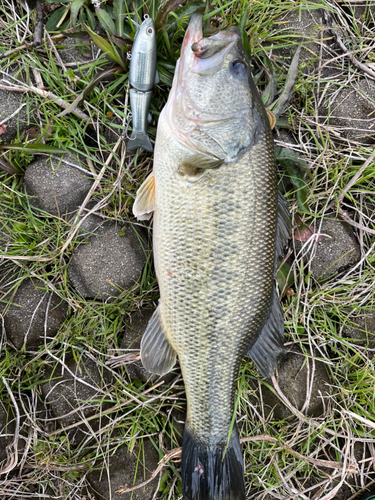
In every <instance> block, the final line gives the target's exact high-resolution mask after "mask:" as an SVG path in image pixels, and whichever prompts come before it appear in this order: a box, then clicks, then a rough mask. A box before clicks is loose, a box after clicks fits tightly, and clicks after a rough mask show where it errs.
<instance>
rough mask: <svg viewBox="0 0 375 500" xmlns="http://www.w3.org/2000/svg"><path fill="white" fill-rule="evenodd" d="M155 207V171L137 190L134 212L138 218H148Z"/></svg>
mask: <svg viewBox="0 0 375 500" xmlns="http://www.w3.org/2000/svg"><path fill="white" fill-rule="evenodd" d="M154 209H155V177H154V173H153V172H151V174H150V175H149V176H148V177H147V178H146V180H145V181H144V182H143V184H142V185H141V187H140V188H139V189H138V191H137V196H136V198H135V202H134V205H133V214H134V215H135V216H136V217H137V219H138V220H148V219H150V218H151V216H152V212H153V211H154Z"/></svg>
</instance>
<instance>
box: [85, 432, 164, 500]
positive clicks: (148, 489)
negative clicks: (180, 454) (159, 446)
mask: <svg viewBox="0 0 375 500" xmlns="http://www.w3.org/2000/svg"><path fill="white" fill-rule="evenodd" d="M138 460H139V463H137V462H138ZM158 461H159V454H158V452H157V451H156V450H155V448H154V446H153V444H152V443H151V441H149V440H147V439H143V447H142V450H141V453H139V446H138V442H137V444H136V446H135V447H134V450H133V452H132V453H131V452H129V451H128V443H125V444H123V445H121V446H119V447H118V448H117V449H116V452H115V453H111V454H110V456H109V457H108V461H107V465H106V464H103V465H102V466H101V467H100V469H97V470H93V471H92V472H89V474H88V475H87V478H88V481H89V483H90V486H91V488H92V490H93V491H92V492H93V493H94V495H95V498H96V499H97V500H99V499H108V500H109V499H111V500H150V499H151V498H152V497H153V494H154V492H155V489H156V487H157V484H158V478H157V477H156V478H155V479H154V480H152V481H151V482H150V483H148V484H146V486H144V487H143V488H139V489H137V490H135V491H134V492H133V493H125V494H121V493H118V490H119V489H120V488H124V487H131V486H133V484H134V483H135V484H139V483H141V482H143V481H145V479H148V478H149V477H150V476H151V474H152V472H154V470H155V469H156V468H157V466H158ZM134 477H135V480H134Z"/></svg>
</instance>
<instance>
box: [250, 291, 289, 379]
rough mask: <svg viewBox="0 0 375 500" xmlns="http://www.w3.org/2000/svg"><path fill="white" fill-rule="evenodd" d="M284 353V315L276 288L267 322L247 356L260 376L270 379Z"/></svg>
mask: <svg viewBox="0 0 375 500" xmlns="http://www.w3.org/2000/svg"><path fill="white" fill-rule="evenodd" d="M283 353H284V314H283V310H282V308H281V304H280V302H279V298H278V296H277V293H276V289H275V287H274V288H273V291H272V298H271V305H270V308H269V311H268V316H267V319H266V322H265V324H264V326H263V329H262V331H261V332H260V335H259V337H258V338H257V340H256V341H255V344H254V345H253V346H252V347H251V349H250V350H249V351H248V353H247V355H248V356H249V358H251V359H252V360H253V362H254V364H255V366H256V367H257V369H258V371H259V372H260V374H261V375H263V377H266V378H268V377H270V376H271V375H272V374H273V372H274V371H275V368H276V365H277V361H278V359H279V357H280V355H281V354H283Z"/></svg>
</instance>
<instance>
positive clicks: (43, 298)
mask: <svg viewBox="0 0 375 500" xmlns="http://www.w3.org/2000/svg"><path fill="white" fill-rule="evenodd" d="M47 307H48V316H47V323H46V324H47V331H46V332H45V331H44V329H45V322H46V314H47ZM68 308H69V307H68V304H67V302H65V301H64V300H63V299H61V298H60V297H59V296H58V295H57V294H56V293H54V292H48V291H46V290H45V285H44V283H43V282H42V281H41V280H38V279H34V278H30V279H25V280H23V281H22V283H21V284H20V286H19V288H18V290H17V291H16V293H15V295H14V297H13V298H12V303H11V305H10V307H9V308H8V307H7V306H5V311H4V312H3V314H4V326H5V331H6V334H7V339H8V342H10V343H11V344H12V345H13V346H14V347H15V348H16V349H18V350H20V349H22V347H23V346H24V345H26V349H27V350H29V349H37V348H38V346H40V345H43V344H44V338H45V335H46V336H47V337H54V336H55V335H56V334H57V332H58V331H59V328H60V326H61V325H62V324H63V322H64V321H65V319H66V317H67V314H68ZM47 341H48V340H47Z"/></svg>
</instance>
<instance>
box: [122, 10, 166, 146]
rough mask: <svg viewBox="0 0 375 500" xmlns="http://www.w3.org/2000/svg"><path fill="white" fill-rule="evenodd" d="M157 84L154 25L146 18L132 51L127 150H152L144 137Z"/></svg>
mask: <svg viewBox="0 0 375 500" xmlns="http://www.w3.org/2000/svg"><path fill="white" fill-rule="evenodd" d="M158 82H159V76H158V73H157V69H156V32H155V25H154V21H153V20H152V19H151V18H150V17H149V16H148V15H146V16H145V19H144V21H143V22H142V24H141V26H140V27H139V29H138V31H137V33H136V36H135V39H134V44H133V47H132V51H131V59H130V67H129V83H130V85H131V86H132V87H133V88H131V89H130V106H131V110H132V115H133V130H132V133H131V136H130V139H129V141H128V145H127V148H128V150H132V149H137V148H143V149H145V150H146V151H151V152H152V151H153V147H152V144H151V141H150V138H149V136H148V134H147V122H148V121H149V120H148V117H149V112H148V110H149V108H150V103H151V96H152V88H153V87H154V85H156V84H157V83H158Z"/></svg>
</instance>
